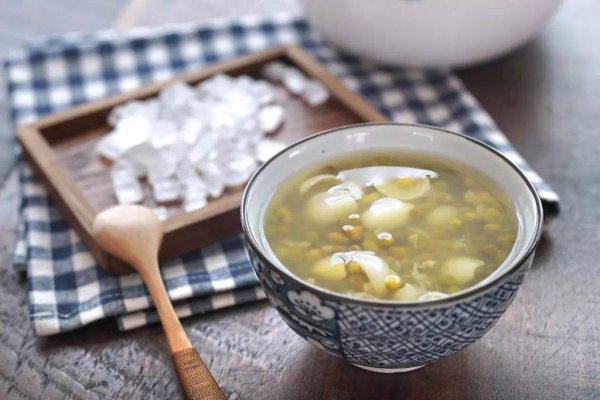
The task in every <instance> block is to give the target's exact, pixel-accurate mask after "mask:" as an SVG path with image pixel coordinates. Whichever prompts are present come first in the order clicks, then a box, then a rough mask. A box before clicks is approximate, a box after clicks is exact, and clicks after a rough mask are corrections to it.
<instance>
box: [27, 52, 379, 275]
mask: <svg viewBox="0 0 600 400" xmlns="http://www.w3.org/2000/svg"><path fill="white" fill-rule="evenodd" d="M274 60H279V61H283V62H285V63H288V64H291V65H294V66H296V67H297V68H299V69H300V70H302V71H303V72H304V73H305V74H306V75H308V76H310V77H313V78H315V79H319V80H320V81H321V82H322V83H323V84H324V85H325V86H327V88H328V89H329V91H330V92H331V97H330V99H329V100H328V101H327V102H326V103H325V104H323V105H320V106H317V107H310V106H308V105H306V104H305V103H304V102H303V101H302V100H301V99H300V98H299V97H295V96H291V95H290V94H289V93H288V92H287V91H286V90H285V89H283V88H281V87H279V88H278V90H277V97H278V98H277V101H278V102H279V103H280V104H281V105H282V106H283V107H284V108H285V123H284V125H283V126H282V127H281V128H280V129H279V131H278V132H277V133H276V134H275V135H274V136H273V137H274V138H275V139H277V140H280V141H282V142H284V143H287V144H291V143H293V142H295V141H296V140H298V139H300V138H302V137H304V136H307V135H310V134H313V133H316V132H319V131H322V130H324V129H328V128H332V127H336V126H340V125H346V124H351V123H357V122H364V121H382V120H385V117H384V116H383V115H382V114H381V113H379V112H378V111H377V110H375V109H374V108H373V107H372V106H371V105H370V104H368V103H367V102H366V101H365V100H363V99H362V98H361V97H359V96H358V95H357V94H356V93H354V92H352V91H351V90H349V89H348V88H346V87H345V86H344V85H343V84H342V83H341V82H340V81H339V80H337V79H336V78H335V77H333V76H332V75H331V74H329V73H328V72H327V71H326V70H325V68H324V67H323V66H322V65H321V64H319V63H318V62H317V61H316V60H315V59H313V58H312V57H311V56H310V55H309V54H308V53H306V52H305V51H304V50H302V49H300V48H298V47H295V46H288V47H278V48H273V49H270V50H266V51H263V52H260V53H255V54H251V55H247V56H243V57H239V58H236V59H233V60H230V61H225V62H222V63H218V64H214V65H212V66H209V67H206V68H203V69H200V70H196V71H192V72H189V73H185V74H182V75H179V76H176V77H174V78H173V79H170V80H168V81H165V82H161V83H156V84H152V85H147V86H145V87H142V88H140V89H138V90H135V91H132V92H128V93H124V94H120V95H117V96H113V97H110V98H107V99H105V100H101V101H97V102H93V103H89V104H85V105H82V106H79V107H75V108H72V109H69V110H67V111H64V112H60V113H57V114H53V115H49V116H46V117H44V118H41V119H39V120H38V121H37V122H35V123H33V124H30V125H26V126H24V127H22V128H21V129H20V130H19V133H18V137H19V141H20V142H21V145H22V146H23V149H24V152H25V155H26V157H27V159H28V160H29V161H30V163H31V164H32V165H33V167H34V169H35V170H36V171H37V172H38V173H39V174H40V176H41V177H42V181H43V182H44V184H45V186H46V189H47V190H48V192H49V193H50V196H51V197H52V198H53V200H54V202H55V204H56V206H57V207H58V208H59V209H60V210H61V212H62V213H63V214H64V215H65V217H66V218H67V219H68V221H69V222H70V223H71V225H72V226H73V228H74V229H75V230H76V231H77V232H78V233H79V235H80V236H81V238H82V240H83V241H84V242H85V244H86V245H87V247H88V249H89V250H90V252H91V253H92V254H93V256H94V258H95V259H96V261H97V262H98V263H99V264H100V265H101V266H102V267H104V268H105V269H106V270H108V271H109V272H112V273H128V272H131V269H130V268H129V267H128V266H127V265H125V264H124V263H123V262H121V261H120V260H118V259H116V258H114V257H112V256H111V255H109V254H107V253H105V252H104V251H102V250H101V249H100V248H99V247H98V245H97V244H96V243H95V242H94V239H93V238H92V235H91V232H92V224H93V221H94V217H95V216H96V214H97V213H98V212H99V211H101V210H102V209H104V208H106V207H109V206H111V205H114V204H116V198H115V197H114V192H113V189H112V184H111V180H110V175H109V168H108V167H109V165H108V164H107V163H105V162H103V161H102V160H101V159H100V158H99V157H98V155H97V154H96V153H95V150H94V148H95V144H96V142H97V141H98V140H99V139H100V138H101V137H102V136H103V135H105V134H106V133H108V132H109V131H110V129H111V128H110V126H109V125H108V124H107V122H106V119H107V116H108V114H109V113H110V111H111V110H112V109H113V108H114V107H115V106H117V105H120V104H122V103H124V102H127V101H130V100H133V99H146V98H149V97H153V96H156V95H157V94H158V92H159V91H160V90H161V89H162V88H163V87H164V86H166V85H168V84H170V83H171V82H173V81H175V80H182V81H185V82H188V83H190V84H196V83H198V82H200V81H202V80H203V79H206V78H208V77H210V76H212V75H214V74H215V73H218V72H224V73H227V74H229V75H233V76H236V75H241V74H248V75H250V76H253V77H261V75H260V69H261V68H262V67H263V66H264V65H265V63H268V62H271V61H274ZM144 190H149V188H148V187H145V188H144ZM242 190H243V187H238V188H228V189H227V190H226V191H225V193H224V194H223V196H221V197H220V198H218V199H215V200H212V201H209V203H208V205H207V206H206V207H204V208H202V209H199V210H195V211H191V212H187V213H186V212H184V211H183V210H182V209H181V205H180V204H172V205H169V206H168V207H167V209H168V218H167V219H165V220H164V221H163V227H164V231H165V238H164V241H163V244H162V247H161V249H160V255H159V257H160V259H161V260H166V259H170V258H173V257H176V256H178V255H181V254H183V253H185V252H187V251H190V250H192V249H196V248H200V247H203V246H206V245H208V244H211V243H214V242H217V241H219V240H221V239H224V238H226V237H228V236H231V235H232V234H235V233H238V232H240V220H239V206H240V200H241V194H242ZM144 204H145V205H147V206H150V207H156V206H157V204H156V203H154V201H153V200H152V196H149V195H148V196H146V200H145V201H144Z"/></svg>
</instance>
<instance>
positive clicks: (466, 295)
mask: <svg viewBox="0 0 600 400" xmlns="http://www.w3.org/2000/svg"><path fill="white" fill-rule="evenodd" d="M372 126H403V127H413V128H426V129H432V130H435V131H439V132H444V133H448V134H451V135H454V136H455V137H457V138H458V139H459V140H466V141H469V142H472V143H474V144H476V145H479V146H481V147H482V148H483V149H484V150H487V151H488V152H490V153H492V155H495V156H497V157H499V158H501V159H502V160H503V161H504V162H505V163H507V164H508V165H509V166H510V167H512V168H513V170H515V172H516V173H517V175H519V177H520V178H521V180H522V181H523V183H524V184H525V187H526V188H527V189H528V191H529V192H530V193H531V195H532V196H533V199H534V203H535V209H536V210H535V214H536V219H537V226H536V227H535V232H534V235H533V240H532V241H531V243H530V244H529V246H528V247H527V249H526V250H525V252H524V254H523V255H522V256H521V257H519V258H518V259H516V260H515V261H514V265H513V266H512V267H511V268H510V269H508V270H507V271H506V272H504V273H503V274H501V275H499V276H497V277H496V278H494V279H493V280H491V281H490V282H488V283H486V284H485V285H482V286H479V287H477V288H474V289H466V290H465V291H464V292H463V293H459V294H457V295H450V296H448V297H445V298H442V299H437V300H429V301H402V300H380V299H361V298H358V297H352V296H348V295H344V294H341V293H336V292H333V291H329V290H327V289H324V288H321V287H319V286H316V285H313V284H310V283H308V282H305V281H304V280H302V279H301V278H299V277H297V276H295V275H294V274H293V273H292V272H291V271H288V270H287V269H283V268H281V267H280V266H278V265H277V263H276V262H273V261H271V259H270V257H268V256H267V255H265V254H264V253H263V251H262V250H261V248H260V246H259V245H258V243H257V240H256V237H255V236H254V235H253V233H252V229H251V228H250V226H249V225H250V224H249V223H248V221H247V215H248V213H247V212H246V208H248V206H249V205H248V202H249V200H248V198H249V193H250V191H251V189H252V187H253V186H254V185H255V183H256V181H257V180H258V179H259V176H260V175H261V173H262V171H263V170H265V169H266V168H267V167H268V165H269V164H270V163H271V162H273V161H274V160H276V159H277V158H279V157H281V156H282V155H283V154H284V153H286V152H287V151H288V150H290V149H292V148H294V147H297V146H299V145H300V144H303V143H305V142H308V141H311V140H314V139H315V138H317V137H321V136H324V135H328V134H332V133H335V132H339V131H344V130H349V129H353V128H361V127H366V128H368V127H372ZM240 218H241V223H242V231H243V233H244V237H245V239H246V243H247V244H248V245H249V246H250V247H251V248H252V250H253V251H254V252H255V253H256V254H257V255H258V256H259V257H260V258H261V259H262V260H263V262H266V264H269V265H271V266H272V267H273V268H275V269H276V270H277V272H279V273H282V274H284V275H285V276H287V277H288V278H289V279H291V280H292V281H293V282H295V283H296V284H298V285H299V286H300V287H303V288H306V289H309V290H311V291H315V292H317V293H319V295H322V296H324V297H326V298H331V299H333V300H335V301H342V302H350V303H357V304H360V305H366V306H378V307H393V308H435V307H439V306H447V305H451V304H454V303H460V302H462V301H465V300H468V299H471V298H473V297H476V296H479V295H480V294H483V293H485V292H487V291H489V290H491V289H493V288H494V287H496V286H499V285H500V284H501V283H503V282H504V281H505V280H506V279H508V278H509V277H510V276H512V275H513V274H514V273H516V272H517V271H518V270H519V269H520V268H521V267H522V266H523V264H525V263H526V262H527V260H529V258H530V257H531V256H532V255H533V254H534V252H535V249H536V248H537V246H538V244H539V241H540V238H541V235H542V231H543V225H544V213H543V208H542V202H541V200H540V197H539V195H538V193H537V191H536V190H535V188H534V186H533V184H532V183H531V182H530V181H529V179H527V177H526V176H525V174H524V173H523V171H522V170H521V169H520V168H519V167H518V166H517V165H516V164H515V163H514V162H512V161H511V160H509V159H508V158H507V157H506V156H505V155H504V154H502V153H501V152H500V151H498V150H496V149H495V148H493V147H492V146H490V145H488V144H486V143H484V142H482V141H480V140H478V139H475V138H472V137H470V136H466V135H463V134H461V133H458V132H454V131H451V130H448V129H444V128H440V127H436V126H432V125H426V124H416V123H403V122H393V121H386V122H366V123H357V124H349V125H343V126H339V127H335V128H331V129H327V130H324V131H321V132H318V133H315V134H313V135H310V136H307V137H305V138H302V139H300V140H298V141H296V142H294V143H292V144H290V145H289V146H287V147H285V148H284V149H283V150H281V151H279V152H278V153H277V154H275V155H274V156H273V157H271V158H270V159H269V160H268V161H266V162H264V163H263V164H262V165H260V166H259V168H258V169H257V170H256V171H255V172H254V174H253V175H252V177H251V178H250V180H249V181H248V183H247V184H246V187H245V189H244V193H243V195H242V201H241V207H240Z"/></svg>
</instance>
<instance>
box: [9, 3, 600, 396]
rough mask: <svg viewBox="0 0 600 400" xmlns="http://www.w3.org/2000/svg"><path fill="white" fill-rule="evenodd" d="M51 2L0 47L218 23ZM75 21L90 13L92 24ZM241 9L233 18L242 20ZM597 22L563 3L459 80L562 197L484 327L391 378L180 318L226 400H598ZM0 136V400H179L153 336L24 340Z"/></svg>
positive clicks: (264, 322) (157, 336)
mask: <svg viewBox="0 0 600 400" xmlns="http://www.w3.org/2000/svg"><path fill="white" fill-rule="evenodd" d="M186 2H187V3H186ZM7 3H8V2H7ZM53 3H56V4H55V6H56V7H63V8H64V10H67V11H68V12H67V11H65V12H62V13H48V12H43V13H41V14H40V13H38V14H40V15H37V16H36V14H35V13H34V12H32V13H31V15H27V18H26V22H27V23H18V19H17V20H15V19H14V18H15V17H14V16H15V15H17V14H18V15H22V14H23V13H24V11H23V7H25V8H26V7H29V8H30V9H31V10H32V11H33V10H38V9H39V8H40V7H43V6H45V5H44V4H45V2H42V1H35V0H22V1H20V2H19V3H12V2H11V4H12V6H10V7H7V6H6V5H5V4H6V3H1V2H0V49H1V50H5V49H6V47H7V46H8V45H15V44H17V43H18V41H19V40H21V39H22V38H24V37H25V36H27V35H28V34H30V33H32V32H33V33H52V32H57V31H59V30H70V29H85V27H88V28H90V29H92V28H96V27H101V26H109V25H111V24H112V25H113V26H117V27H121V28H124V27H127V26H131V25H136V24H148V23H149V24H155V23H159V22H173V21H176V20H178V19H179V20H181V19H183V18H184V17H182V16H185V19H195V20H201V19H205V18H206V17H207V15H209V14H207V12H206V10H208V9H210V8H211V7H213V9H216V11H215V14H219V13H220V12H222V11H223V10H222V9H221V8H222V7H223V6H219V2H217V1H206V2H204V3H203V5H202V7H200V6H193V7H192V6H190V5H191V4H198V3H199V2H196V3H195V2H193V1H190V0H177V1H173V2H163V1H159V0H131V1H130V2H128V3H126V4H123V3H122V2H119V1H116V0H111V1H107V2H104V3H103V5H102V8H101V9H100V8H99V6H97V4H98V3H102V2H93V1H90V0H87V1H81V2H75V1H71V2H70V1H68V0H57V1H56V2H53ZM166 3H169V4H166ZM236 3H237V1H236ZM240 3H244V2H243V1H240ZM3 4H4V5H3ZM185 4H187V5H188V6H190V7H189V8H186V7H185V6H184V5H185ZM244 4H245V3H244ZM273 4H275V5H273ZM2 7H4V8H5V9H2ZM86 7H87V8H89V9H91V8H93V7H96V8H95V9H94V13H93V16H90V13H86V12H85V11H86ZM161 7H162V8H163V9H161ZM203 7H204V8H203ZM219 7H221V8H219ZM245 7H246V8H245V9H244V8H243V7H240V9H238V10H236V12H240V13H241V12H249V11H250V10H248V6H245ZM256 7H257V8H258V9H260V10H263V9H264V10H265V11H273V10H276V9H286V8H294V7H296V5H295V4H294V3H293V2H290V1H287V2H274V1H270V2H269V1H257V2H256ZM277 7H279V8H277ZM177 10H179V11H177ZM188 10H191V11H189V12H188ZM203 10H204V11H203ZM19 13H21V14H19ZM54 14H56V15H54ZM18 15H17V16H18ZM23 15H24V14H23ZM32 15H33V16H32ZM177 15H179V17H177ZM599 15H600V2H598V1H597V0H578V1H570V2H568V4H566V5H565V6H564V8H563V9H562V10H561V11H560V12H559V13H558V15H557V16H556V18H555V19H554V20H553V21H552V22H551V23H550V24H549V25H548V26H547V27H546V28H545V29H544V30H543V32H542V33H541V35H540V36H539V37H538V38H537V39H535V40H534V41H533V42H531V43H530V44H528V45H527V46H526V47H524V48H522V49H520V50H518V51H516V52H515V53H513V54H511V55H508V56H506V57H504V58H502V59H500V60H497V61H495V62H492V63H489V64H486V65H483V66H479V67H474V68H469V69H467V70H463V71H460V72H459V75H460V76H461V77H462V78H463V79H464V81H465V82H466V85H467V86H468V87H469V88H470V89H471V91H472V92H473V93H474V94H475V96H476V97H477V98H478V99H479V100H480V101H481V103H482V104H483V106H484V107H485V108H486V109H487V110H488V111H489V113H490V114H491V115H492V117H493V118H494V119H495V120H496V121H497V123H498V124H499V126H500V127H501V128H502V130H503V131H504V132H505V133H506V134H507V135H508V136H509V138H510V139H511V140H512V141H513V143H514V144H515V145H516V147H517V148H518V149H519V150H520V151H521V152H522V153H523V155H524V156H525V157H526V158H527V159H528V160H529V161H530V162H531V164H532V165H533V166H534V167H535V168H536V169H537V170H538V171H539V172H540V173H541V174H542V175H543V176H544V177H545V178H546V179H548V181H549V182H550V183H551V184H552V185H553V186H554V187H555V189H556V190H557V191H558V192H559V194H560V195H561V198H562V214H561V215H560V218H558V219H557V220H556V221H554V223H553V224H552V225H551V226H550V227H549V228H547V229H546V232H545V235H544V237H543V240H542V243H541V245H540V247H539V250H538V255H537V258H536V260H535V262H534V266H533V269H532V271H531V273H530V274H529V276H528V278H527V280H526V282H525V283H524V285H523V287H522V288H521V290H520V292H519V294H518V295H517V298H516V300H515V302H514V303H513V305H512V306H511V307H510V308H509V310H508V311H507V312H506V314H505V315H504V316H503V317H502V319H501V320H500V322H499V323H498V324H497V326H496V327H495V328H494V329H492V331H491V332H490V333H489V334H488V335H486V336H485V337H484V338H483V339H482V340H480V341H479V342H477V343H476V344H474V345H473V346H471V347H469V348H468V349H466V350H464V351H462V352H460V353H458V354H456V355H453V356H451V357H449V358H447V359H445V360H443V361H441V362H439V363H436V364H433V365H431V366H428V367H426V368H423V369H421V370H418V371H415V372H411V373H407V374H403V375H378V374H374V373H369V372H366V371H363V370H360V369H357V368H355V367H352V366H350V365H348V364H346V363H344V362H343V361H341V360H339V359H336V358H334V357H330V356H328V355H326V354H325V353H323V352H321V351H319V350H317V349H315V348H313V347H312V346H310V345H309V344H307V343H305V342H304V341H303V340H302V339H300V338H299V337H298V336H296V335H295V334H294V333H293V332H292V331H291V330H290V329H289V328H287V326H286V325H285V324H284V323H283V322H282V320H281V319H280V318H279V317H278V316H277V315H276V313H275V311H274V310H273V309H272V308H271V307H270V306H269V305H268V304H266V303H260V304H254V305H250V306H246V307H240V308H236V309H233V310H229V311H223V312H217V313H214V314H211V315H208V316H202V317H193V318H189V319H186V320H185V321H184V326H185V327H186V329H187V331H188V332H189V334H190V337H191V340H192V341H193V343H194V344H195V345H196V346H197V347H198V349H199V350H200V352H201V353H202V354H203V356H204V359H205V360H206V362H207V364H208V365H209V366H210V368H211V370H212V372H213V374H214V375H215V377H216V379H217V380H218V381H219V382H220V383H221V385H222V386H223V388H224V390H225V392H226V393H227V394H228V395H229V397H230V398H232V399H234V398H236V399H278V400H279V399H338V398H339V399H387V398H398V399H399V398H403V399H404V398H406V399H409V398H418V399H439V398H444V399H550V398H552V399H597V398H599V397H600V346H599V343H600V339H599V330H600V327H599V325H600V318H598V314H600V307H599V306H598V305H599V303H600V270H599V269H598V259H599V258H600V248H599V240H598V239H599V238H600V233H599V232H600V229H599V227H600V225H599V223H600V207H599V203H600V168H598V161H600V158H599V154H600V140H599V139H600V129H599V126H600V95H599V94H598V90H599V88H600V45H599V43H600V24H598V22H597V17H598V16H599ZM83 16H85V18H87V20H85V19H84V17H83ZM161 16H163V18H162V19H161ZM82 19H84V20H85V21H87V22H85V23H82ZM15 21H17V22H15ZM7 24H8V25H7ZM11 24H12V25H11ZM82 25H83V26H82ZM7 27H8V28H7ZM32 27H39V29H38V30H37V31H35V32H34V31H33V30H32ZM69 28H70V29H69ZM507 29H510V27H507ZM2 41H3V42H2ZM0 107H4V108H5V107H6V99H5V98H2V97H0ZM0 128H2V129H1V130H2V135H0V139H1V140H2V141H3V143H4V145H2V146H0V147H2V150H1V151H2V154H1V155H0V159H2V161H3V162H2V163H0V175H2V176H3V177H6V178H3V182H2V185H1V191H0V221H2V223H1V224H0V399H13V398H14V399H49V400H51V399H71V398H73V399H101V398H108V399H112V398H127V399H129V400H134V399H144V400H151V399H171V398H173V399H176V398H179V396H180V392H179V388H178V384H177V381H176V380H175V378H174V374H173V370H172V367H171V362H170V359H169V354H168V351H167V346H166V343H165V340H164V338H163V334H162V330H161V328H160V326H151V327H146V328H141V329H138V330H135V331H132V332H127V333H120V332H118V331H117V330H116V327H115V325H114V323H113V322H112V321H104V322H101V323H98V324H95V325H93V326H89V327H87V328H84V329H81V330H78V331H76V332H72V333H68V334H64V335H60V336H55V337H49V338H38V337H36V336H35V335H34V333H33V330H32V328H31V325H30V323H29V320H28V316H27V311H26V301H27V300H26V293H25V281H24V279H23V277H22V276H18V275H17V274H16V273H15V272H14V271H13V270H12V268H11V265H10V253H11V249H12V243H13V240H14V229H15V226H16V223H17V217H16V210H17V205H18V187H17V179H16V174H15V172H16V170H15V168H14V165H12V164H11V163H10V162H8V161H7V160H10V157H9V154H10V148H9V146H7V145H6V143H7V137H8V135H9V134H11V133H12V131H11V129H10V128H9V127H8V125H7V123H6V111H5V109H4V110H0ZM0 144H1V143H0Z"/></svg>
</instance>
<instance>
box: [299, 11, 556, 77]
mask: <svg viewBox="0 0 600 400" xmlns="http://www.w3.org/2000/svg"><path fill="white" fill-rule="evenodd" d="M302 3H303V4H304V8H305V11H306V15H307V16H308V19H309V21H310V22H311V24H312V26H313V27H314V28H316V29H317V31H319V32H320V33H321V34H322V35H323V36H324V37H325V38H327V39H329V40H330V41H332V42H333V43H335V44H337V45H338V46H339V47H340V48H342V49H344V50H347V51H349V52H351V53H354V54H356V55H358V56H361V57H366V58H370V59H372V60H374V61H377V62H381V63H384V64H390V65H397V66H412V67H457V66H465V65H469V64H474V63H478V62H482V61H486V60H489V59H491V58H494V57H497V56H499V55H502V54H504V53H507V52H509V51H510V50H513V49H514V48H516V47H518V46H519V45H521V44H523V43H525V42H526V41H527V40H528V39H530V38H531V37H532V36H533V35H534V34H535V33H536V32H537V31H538V30H539V29H540V27H541V26H542V25H543V24H544V23H545V22H546V21H547V20H548V18H549V17H550V16H551V15H552V13H553V11H554V10H555V9H556V8H557V7H558V5H559V4H560V3H561V0H372V1H365V0H302Z"/></svg>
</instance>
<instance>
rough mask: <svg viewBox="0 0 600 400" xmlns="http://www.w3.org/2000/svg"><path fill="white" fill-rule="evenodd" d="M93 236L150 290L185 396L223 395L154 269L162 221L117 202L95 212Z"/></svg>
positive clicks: (142, 209) (214, 397) (213, 397)
mask: <svg viewBox="0 0 600 400" xmlns="http://www.w3.org/2000/svg"><path fill="white" fill-rule="evenodd" d="M93 234H94V238H95V239H96V241H97V242H98V244H99V245H100V247H102V248H103V249H104V250H105V251H107V252H109V253H111V254H113V255H115V256H117V257H119V258H120V259H122V260H123V261H125V262H127V263H129V264H130V265H131V266H132V267H133V268H135V269H136V270H137V271H138V272H139V273H140V275H141V276H142V279H143V280H144V283H145V284H146V287H147V288H148V290H149V291H150V295H151V296H152V300H153V301H154V305H155V306H156V309H157V310H158V315H159V316H160V321H161V322H162V325H163V329H164V330H165V334H166V336H167V341H168V342H169V347H170V348H171V358H172V360H173V364H174V366H175V371H176V372H177V377H178V378H179V382H180V383H181V387H182V388H183V392H184V394H185V397H186V398H187V399H206V400H217V399H219V400H220V399H225V395H224V394H223V392H222V391H221V388H219V385H218V384H217V382H216V381H215V378H213V376H212V375H211V373H210V371H209V370H208V368H207V367H206V365H205V364H204V362H203V361H202V358H200V355H199V354H198V352H197V351H196V349H195V348H194V347H193V346H192V343H191V342H190V339H188V337H187V335H186V333H185V330H184V329H183V327H182V326H181V323H180V322H179V319H178V318H177V315H176V314H175V310H174V309H173V305H172V304H171V301H170V300H169V296H168V295H167V291H166V289H165V285H164V284H163V281H162V277H161V275H160V271H159V269H158V258H157V256H158V249H159V247H160V243H161V241H162V238H163V229H162V224H161V222H160V221H159V219H158V218H157V217H156V215H154V213H153V212H152V211H151V210H150V209H149V208H147V207H143V206H137V205H119V206H115V207H111V208H108V209H106V210H104V211H102V212H101V213H100V214H98V215H97V216H96V219H95V221H94V227H93Z"/></svg>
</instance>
